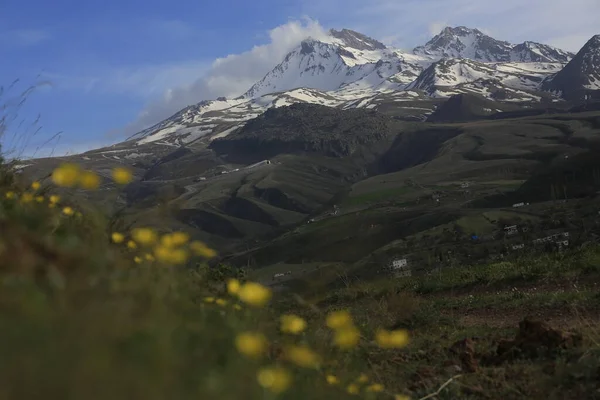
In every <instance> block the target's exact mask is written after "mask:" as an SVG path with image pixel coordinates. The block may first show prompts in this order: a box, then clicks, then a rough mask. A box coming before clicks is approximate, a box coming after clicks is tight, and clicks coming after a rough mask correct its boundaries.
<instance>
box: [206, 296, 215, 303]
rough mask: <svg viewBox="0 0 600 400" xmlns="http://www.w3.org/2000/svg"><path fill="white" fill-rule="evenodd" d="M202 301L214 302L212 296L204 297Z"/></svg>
mask: <svg viewBox="0 0 600 400" xmlns="http://www.w3.org/2000/svg"><path fill="white" fill-rule="evenodd" d="M204 302H205V303H214V302H215V298H214V297H205V298H204Z"/></svg>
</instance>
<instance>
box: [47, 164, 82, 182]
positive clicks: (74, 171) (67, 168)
mask: <svg viewBox="0 0 600 400" xmlns="http://www.w3.org/2000/svg"><path fill="white" fill-rule="evenodd" d="M78 177H79V166H78V165H76V164H70V163H67V164H63V165H61V166H59V167H58V168H56V169H55V170H54V171H53V172H52V181H53V182H54V183H55V184H57V185H58V186H64V187H72V186H74V185H75V184H76V183H77V178H78Z"/></svg>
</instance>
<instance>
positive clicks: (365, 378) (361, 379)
mask: <svg viewBox="0 0 600 400" xmlns="http://www.w3.org/2000/svg"><path fill="white" fill-rule="evenodd" d="M356 381H357V382H358V383H367V382H369V377H368V376H367V375H366V374H360V375H359V377H358V379H357V380H356Z"/></svg>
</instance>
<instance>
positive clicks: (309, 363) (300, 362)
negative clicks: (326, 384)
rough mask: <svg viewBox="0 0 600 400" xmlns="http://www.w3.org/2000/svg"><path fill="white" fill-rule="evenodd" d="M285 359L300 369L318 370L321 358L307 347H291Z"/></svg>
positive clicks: (286, 352) (286, 351)
mask: <svg viewBox="0 0 600 400" xmlns="http://www.w3.org/2000/svg"><path fill="white" fill-rule="evenodd" d="M285 357H286V358H287V359H288V360H289V361H291V362H292V363H294V364H296V365H297V366H299V367H304V368H316V367H318V366H319V363H320V357H319V355H318V354H317V353H315V352H314V351H312V350H311V349H310V348H309V347H307V346H290V347H288V348H287V349H286V350H285Z"/></svg>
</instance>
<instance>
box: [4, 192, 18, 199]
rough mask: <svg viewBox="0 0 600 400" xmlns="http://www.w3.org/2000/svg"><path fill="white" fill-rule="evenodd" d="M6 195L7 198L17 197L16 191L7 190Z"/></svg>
mask: <svg viewBox="0 0 600 400" xmlns="http://www.w3.org/2000/svg"><path fill="white" fill-rule="evenodd" d="M4 196H6V198H7V199H14V198H15V197H16V196H15V192H6V194H5V195H4Z"/></svg>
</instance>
